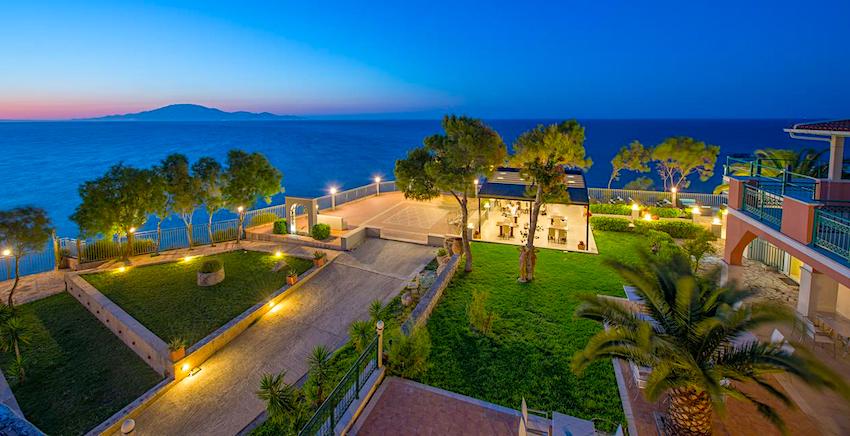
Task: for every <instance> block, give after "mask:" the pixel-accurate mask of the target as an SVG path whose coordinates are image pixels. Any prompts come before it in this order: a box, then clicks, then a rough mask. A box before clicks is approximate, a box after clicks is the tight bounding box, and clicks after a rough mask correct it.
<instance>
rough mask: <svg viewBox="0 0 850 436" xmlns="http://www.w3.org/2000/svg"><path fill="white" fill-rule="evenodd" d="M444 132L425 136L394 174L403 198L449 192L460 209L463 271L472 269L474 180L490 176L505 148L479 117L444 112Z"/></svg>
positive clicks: (416, 197) (418, 197)
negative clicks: (471, 211) (470, 203)
mask: <svg viewBox="0 0 850 436" xmlns="http://www.w3.org/2000/svg"><path fill="white" fill-rule="evenodd" d="M442 126H443V130H444V131H445V133H443V134H436V135H431V136H429V137H427V138H425V141H424V146H423V147H421V148H419V149H416V150H413V151H411V152H410V153H408V157H407V159H401V160H398V161H396V167H395V176H396V181H397V183H398V186H399V189H401V191H402V192H403V193H404V195H405V197H406V198H414V199H417V200H427V199H431V198H436V197H438V196H439V195H440V193H441V192H449V193H451V195H452V196H453V197H454V198H455V200H457V202H458V205H459V206H460V212H461V235H462V236H461V238H462V240H463V252H464V256H465V257H466V266H465V268H464V269H465V270H466V271H472V248H471V246H470V243H469V232H468V231H467V227H468V223H469V208H468V203H469V194H470V193H471V192H473V189H475V188H474V180H476V179H477V178H478V177H481V176H489V175H491V174H492V173H493V171H494V170H495V169H496V167H497V166H499V165H500V164H502V163H503V162H504V160H505V156H506V155H507V149H506V148H505V143H504V142H503V141H502V138H501V137H500V136H499V134H498V133H496V132H495V131H494V130H493V129H491V128H490V127H489V126H487V125H486V124H484V123H483V122H482V121H481V120H477V119H474V118H469V117H465V116H460V117H459V116H455V115H447V116H445V117H443V122H442Z"/></svg>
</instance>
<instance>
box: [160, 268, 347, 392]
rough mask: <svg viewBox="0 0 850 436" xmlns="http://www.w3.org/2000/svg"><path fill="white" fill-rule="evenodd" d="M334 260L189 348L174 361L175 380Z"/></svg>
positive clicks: (303, 274) (184, 375) (300, 278)
mask: <svg viewBox="0 0 850 436" xmlns="http://www.w3.org/2000/svg"><path fill="white" fill-rule="evenodd" d="M335 259H336V258H334V259H330V260H329V261H327V262H325V263H324V265H322V266H315V265H314V266H312V267H311V268H310V269H308V270H307V271H304V272H303V273H301V275H299V276H298V281H297V282H295V284H294V285H292V286H290V285H284V286H283V287H282V288H280V289H278V290H277V291H275V293H274V294H272V295H271V296H270V297H269V298H267V299H266V300H265V301H261V302H259V303H257V304H255V305H253V306H251V307H249V308H248V309H246V310H245V311H244V312H242V314H241V315H239V316H237V317H236V318H233V319H232V320H230V321H229V322H228V323H227V324H225V325H223V326H221V327H219V328H217V329H216V330H215V331H213V332H212V333H210V334H208V335H207V336H206V337H205V338H203V339H201V340H200V341H198V342H196V343H195V344H194V345H192V346H191V347H189V348H188V349H187V350H186V356H185V357H183V358H182V359H180V360H178V361H176V362H174V363H173V366H172V368H171V370H172V374H174V378H175V380H177V381H180V380H182V379H184V378H186V376H188V375H189V373H190V372H191V371H192V369H193V368H195V367H197V366H199V365H200V364H202V363H203V362H204V361H206V360H207V359H209V358H210V356H212V355H213V354H215V352H216V351H218V350H220V349H221V348H223V347H224V346H225V345H227V344H228V343H230V341H232V340H233V339H235V338H236V337H237V336H239V335H240V334H241V333H242V332H244V331H245V330H246V329H247V328H248V327H250V326H251V324H253V323H254V321H256V320H257V319H259V318H260V317H261V316H263V315H265V314H266V313H268V312H269V311H270V310H272V309H274V307H275V306H276V305H277V304H279V303H280V302H281V300H283V298H284V297H285V296H286V295H287V294H288V293H289V292H290V291H292V290H295V289H298V288H299V287H301V285H302V284H304V283H305V282H307V281H309V280H310V279H311V278H313V276H315V275H316V274H318V273H319V271H321V270H322V269H324V268H326V267H327V266H328V265H330V264H331V263H332V262H333V261H334V260H335Z"/></svg>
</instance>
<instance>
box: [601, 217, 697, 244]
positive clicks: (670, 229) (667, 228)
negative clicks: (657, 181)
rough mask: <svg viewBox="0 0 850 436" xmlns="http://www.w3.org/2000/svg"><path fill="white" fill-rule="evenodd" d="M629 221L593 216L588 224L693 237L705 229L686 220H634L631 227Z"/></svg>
mask: <svg viewBox="0 0 850 436" xmlns="http://www.w3.org/2000/svg"><path fill="white" fill-rule="evenodd" d="M629 222H630V221H629V220H628V219H626V218H615V217H605V216H595V217H591V218H590V224H591V225H592V226H593V229H594V230H607V231H610V232H636V233H640V234H646V233H647V232H648V231H649V230H657V231H659V232H664V233H666V234H668V235H670V237H672V238H676V239H693V238H695V237H696V236H697V235H698V234H699V233H700V232H703V231H705V230H704V229H703V228H702V227H700V226H698V225H696V224H693V223H689V222H687V221H669V220H660V221H644V220H636V221H635V226H634V227H633V228H632V227H629Z"/></svg>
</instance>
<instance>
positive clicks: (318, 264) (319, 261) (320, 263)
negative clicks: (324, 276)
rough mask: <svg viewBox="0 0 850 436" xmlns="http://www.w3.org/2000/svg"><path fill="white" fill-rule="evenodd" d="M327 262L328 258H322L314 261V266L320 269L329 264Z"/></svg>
mask: <svg viewBox="0 0 850 436" xmlns="http://www.w3.org/2000/svg"><path fill="white" fill-rule="evenodd" d="M327 261H328V258H327V257H320V258H318V259H313V265H314V266H316V267H320V266H322V265H324V264H325V262H327Z"/></svg>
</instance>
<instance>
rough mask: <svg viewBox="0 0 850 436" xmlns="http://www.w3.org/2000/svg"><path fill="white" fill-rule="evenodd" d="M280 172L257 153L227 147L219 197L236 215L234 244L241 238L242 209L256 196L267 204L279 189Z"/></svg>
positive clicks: (243, 214) (252, 203) (281, 175)
mask: <svg viewBox="0 0 850 436" xmlns="http://www.w3.org/2000/svg"><path fill="white" fill-rule="evenodd" d="M281 179H283V174H281V173H280V171H278V170H277V168H275V167H274V166H272V164H271V163H270V162H269V160H268V159H266V157H265V156H263V155H262V154H260V153H246V152H244V151H242V150H230V151H229V152H228V153H227V171H226V172H225V173H224V187H223V189H222V196H223V198H224V204H226V205H227V207H228V208H229V209H230V210H232V211H234V212H237V213H238V214H239V228H238V230H237V232H236V243H237V244H238V243H239V240H240V239H241V237H242V224H243V222H244V221H245V211H246V210H247V209H248V208H249V207H251V206H253V205H254V203H255V202H256V201H257V198H258V197H262V198H263V199H264V200H265V202H266V203H271V197H272V195H275V194H277V193H279V192H281V187H280V182H281Z"/></svg>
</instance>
